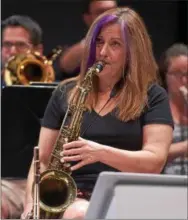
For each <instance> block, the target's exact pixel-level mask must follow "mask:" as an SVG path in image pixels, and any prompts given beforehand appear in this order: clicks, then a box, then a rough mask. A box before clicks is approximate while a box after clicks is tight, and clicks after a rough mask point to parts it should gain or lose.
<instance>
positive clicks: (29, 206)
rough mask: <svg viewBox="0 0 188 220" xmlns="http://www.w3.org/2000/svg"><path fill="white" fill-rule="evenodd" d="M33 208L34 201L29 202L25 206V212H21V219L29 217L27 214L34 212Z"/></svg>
mask: <svg viewBox="0 0 188 220" xmlns="http://www.w3.org/2000/svg"><path fill="white" fill-rule="evenodd" d="M32 209H33V203H32V202H29V203H27V204H26V205H25V207H24V211H23V213H22V214H21V219H28V218H27V216H28V214H29V213H31V212H32Z"/></svg>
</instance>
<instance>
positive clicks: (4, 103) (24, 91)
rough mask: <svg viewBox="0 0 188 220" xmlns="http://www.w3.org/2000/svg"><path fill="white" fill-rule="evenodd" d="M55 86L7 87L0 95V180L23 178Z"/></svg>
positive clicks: (27, 169)
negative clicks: (4, 178)
mask: <svg viewBox="0 0 188 220" xmlns="http://www.w3.org/2000/svg"><path fill="white" fill-rule="evenodd" d="M54 88H55V87H54V86H47V87H39V86H10V87H4V88H3V89H2V94H1V128H2V131H1V139H2V141H1V176H2V177H18V178H20V177H26V176H27V174H28V171H29V167H30V163H31V160H32V157H33V148H34V146H36V145H37V143H38V136H39V131H40V123H41V119H42V117H43V114H44V111H45V108H46V106H47V103H48V100H49V98H50V97H51V94H52V91H53V90H54Z"/></svg>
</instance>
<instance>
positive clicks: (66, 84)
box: [54, 79, 76, 96]
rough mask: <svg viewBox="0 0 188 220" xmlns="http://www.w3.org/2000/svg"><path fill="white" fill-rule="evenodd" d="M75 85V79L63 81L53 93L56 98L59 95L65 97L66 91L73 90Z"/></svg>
mask: <svg viewBox="0 0 188 220" xmlns="http://www.w3.org/2000/svg"><path fill="white" fill-rule="evenodd" d="M75 85H76V79H71V80H70V79H68V80H65V81H63V82H61V83H59V85H58V86H57V87H56V88H55V90H54V93H55V94H57V95H58V96H59V95H60V96H61V95H65V94H67V92H68V91H70V90H71V89H73V87H74V86H75Z"/></svg>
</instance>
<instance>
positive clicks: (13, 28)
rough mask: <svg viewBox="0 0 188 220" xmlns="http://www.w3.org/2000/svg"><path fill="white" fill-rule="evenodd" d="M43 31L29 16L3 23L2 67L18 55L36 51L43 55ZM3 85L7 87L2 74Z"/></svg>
mask: <svg viewBox="0 0 188 220" xmlns="http://www.w3.org/2000/svg"><path fill="white" fill-rule="evenodd" d="M42 37H43V33H42V29H41V27H40V25H39V24H38V23H37V22H36V21H34V20H33V19H32V18H30V17H28V16H22V15H13V16H10V17H8V18H7V19H5V20H4V21H3V22H2V51H1V52H2V66H1V68H2V69H4V65H5V63H6V62H7V61H8V59H9V58H10V57H12V56H14V55H16V54H20V53H25V52H27V51H28V50H35V51H38V52H39V53H41V54H43V44H42ZM1 74H2V75H1V85H6V84H5V81H4V73H3V71H2V73H1Z"/></svg>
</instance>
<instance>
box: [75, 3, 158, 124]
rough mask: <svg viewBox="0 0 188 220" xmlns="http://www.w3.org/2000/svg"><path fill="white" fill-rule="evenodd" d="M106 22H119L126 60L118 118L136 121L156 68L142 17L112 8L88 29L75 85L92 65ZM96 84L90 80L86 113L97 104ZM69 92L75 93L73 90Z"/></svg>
mask: <svg viewBox="0 0 188 220" xmlns="http://www.w3.org/2000/svg"><path fill="white" fill-rule="evenodd" d="M109 23H119V24H120V25H121V31H122V35H123V36H124V41H125V50H126V51H127V59H126V62H125V67H124V68H123V69H124V70H125V72H124V74H125V77H124V80H123V86H122V87H121V89H120V90H119V93H118V103H117V110H118V111H116V112H117V117H118V118H119V119H120V120H122V121H129V120H133V119H136V118H138V117H139V116H140V115H141V113H142V112H143V109H144V107H145V106H146V105H147V103H148V96H147V92H148V88H149V86H150V85H151V84H152V83H154V82H156V81H157V65H156V62H155V59H154V56H153V51H152V43H151V40H150V37H149V34H148V32H147V30H146V27H145V24H144V22H143V20H142V18H141V17H140V16H139V15H138V14H137V13H136V12H135V11H134V10H132V9H131V8H128V7H123V8H115V9H111V10H108V11H106V12H105V13H103V14H102V15H100V16H99V17H98V18H97V19H96V20H95V21H94V23H93V24H92V26H91V27H90V29H89V31H88V33H87V35H86V39H85V49H84V54H83V59H82V63H81V71H80V74H79V76H78V77H77V78H76V79H74V80H76V81H77V83H78V84H80V82H81V81H82V80H83V78H84V76H85V73H86V71H87V69H88V68H89V67H91V66H92V65H93V64H94V63H95V61H96V60H95V48H96V38H97V36H98V34H99V33H100V30H101V28H102V27H103V26H104V25H106V24H109ZM97 84H98V82H97V80H96V79H94V81H93V90H92V91H91V92H90V93H89V95H88V97H87V100H86V106H87V108H88V109H89V110H91V109H92V108H94V107H95V105H96V102H97V88H98V85H97ZM72 92H73V93H74V94H75V93H77V90H76V89H73V90H72Z"/></svg>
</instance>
